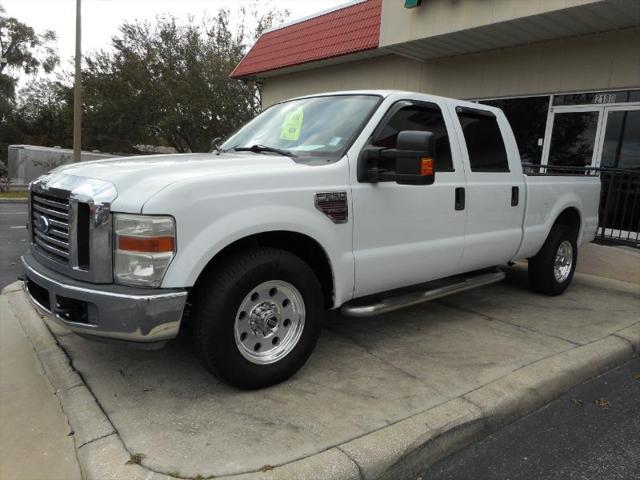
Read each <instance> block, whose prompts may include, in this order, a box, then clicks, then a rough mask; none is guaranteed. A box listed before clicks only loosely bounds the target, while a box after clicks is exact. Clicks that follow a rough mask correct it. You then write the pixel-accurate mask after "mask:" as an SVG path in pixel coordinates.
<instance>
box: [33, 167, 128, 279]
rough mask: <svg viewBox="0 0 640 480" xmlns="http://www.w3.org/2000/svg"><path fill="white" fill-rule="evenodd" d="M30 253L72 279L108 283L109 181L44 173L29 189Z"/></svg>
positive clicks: (111, 192) (112, 191)
mask: <svg viewBox="0 0 640 480" xmlns="http://www.w3.org/2000/svg"><path fill="white" fill-rule="evenodd" d="M29 189H30V191H31V195H30V197H29V215H30V222H29V227H30V232H31V239H30V240H31V251H32V253H33V256H34V257H35V258H36V259H37V260H38V261H39V262H41V263H42V264H43V265H44V266H46V267H48V268H50V269H52V270H54V271H56V272H59V273H62V274H63V275H67V276H69V277H71V278H74V279H76V280H81V281H85V282H92V283H111V282H113V266H112V253H111V252H112V246H111V235H112V228H111V227H112V218H111V202H113V201H114V200H115V198H116V197H117V196H118V192H117V190H116V189H115V186H114V185H113V184H112V183H109V182H105V181H103V180H98V179H94V178H84V177H78V176H75V175H67V174H64V173H49V174H47V175H43V176H42V177H40V178H38V179H36V180H34V181H33V182H31V185H30V186H29Z"/></svg>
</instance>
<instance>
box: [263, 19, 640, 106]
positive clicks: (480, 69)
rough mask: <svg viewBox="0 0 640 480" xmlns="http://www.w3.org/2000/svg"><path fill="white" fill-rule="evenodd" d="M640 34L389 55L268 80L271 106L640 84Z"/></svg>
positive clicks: (266, 87) (630, 31) (638, 31)
mask: <svg viewBox="0 0 640 480" xmlns="http://www.w3.org/2000/svg"><path fill="white" fill-rule="evenodd" d="M638 45H640V28H633V29H626V30H619V31H614V32H607V33H603V34H596V35H588V36H581V37H573V38H566V39H561V40H554V41H549V42H542V43H537V44H532V45H526V46H521V47H513V48H506V49H501V50H494V51H490V52H484V53H478V54H470V55H461V56H457V57H450V58H443V59H436V60H431V61H428V62H417V61H414V60H409V59H406V58H403V57H399V56H396V55H388V56H384V57H379V58H373V59H369V60H361V61H358V62H352V63H344V64H339V65H333V66H329V67H322V68H317V69H313V70H306V71H302V72H297V73H291V74H288V75H282V76H276V77H268V78H266V79H265V80H264V87H263V106H268V105H271V104H273V103H275V102H277V101H280V100H283V99H286V98H290V97H294V96H298V95H306V94H310V93H318V92H327V91H334V90H351V89H369V88H383V89H400V90H412V91H420V92H428V93H433V94H436V95H444V96H450V97H456V98H491V97H500V96H512V95H527V94H539V93H555V92H571V91H581V90H597V89H608V88H625V87H638V86H640V49H639V48H638Z"/></svg>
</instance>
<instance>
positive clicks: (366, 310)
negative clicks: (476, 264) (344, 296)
mask: <svg viewBox="0 0 640 480" xmlns="http://www.w3.org/2000/svg"><path fill="white" fill-rule="evenodd" d="M504 277H505V274H504V272H503V271H501V270H496V271H493V272H487V271H484V272H482V273H476V274H475V275H467V276H466V277H462V279H459V280H458V281H456V282H454V283H451V284H449V285H445V286H441V287H436V288H433V289H430V290H424V291H421V292H411V293H405V294H401V295H397V296H394V297H388V298H384V299H382V300H379V301H377V302H376V303H372V304H369V305H350V304H348V303H347V304H345V305H343V306H342V308H341V309H340V312H341V313H342V314H343V315H348V316H350V317H370V316H373V315H380V314H383V313H387V312H392V311H394V310H399V309H401V308H405V307H412V306H414V305H418V304H420V303H423V302H429V301H431V300H435V299H437V298H442V297H446V296H447V295H453V294H454V293H460V292H464V291H465V290H471V289H472V288H477V287H482V286H484V285H489V284H491V283H495V282H499V281H501V280H504ZM356 301H357V300H356Z"/></svg>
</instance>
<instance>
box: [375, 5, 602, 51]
mask: <svg viewBox="0 0 640 480" xmlns="http://www.w3.org/2000/svg"><path fill="white" fill-rule="evenodd" d="M591 3H602V0H482V1H478V0H456V1H451V0H427V1H424V2H422V5H421V6H420V8H402V2H399V1H398V0H383V2H382V24H381V26H380V46H381V47H385V46H387V45H392V44H395V43H402V42H407V41H410V40H415V39H417V38H429V37H435V36H437V35H443V34H447V33H452V32H458V31H464V30H469V29H472V28H477V27H482V26H487V25H493V24H496V23H500V22H508V21H510V20H514V19H519V18H523V17H529V16H536V15H542V14H545V13H549V12H553V11H556V10H564V9H567V8H571V7H578V6H582V5H587V4H591Z"/></svg>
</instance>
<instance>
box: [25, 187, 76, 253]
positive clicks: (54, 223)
mask: <svg viewBox="0 0 640 480" xmlns="http://www.w3.org/2000/svg"><path fill="white" fill-rule="evenodd" d="M31 225H32V231H33V243H34V244H35V245H36V246H37V247H38V248H40V249H42V250H44V252H45V253H46V254H47V255H48V256H50V257H53V258H54V259H55V260H57V261H59V262H62V263H69V256H70V253H69V252H70V249H69V198H60V197H54V196H50V195H43V194H41V193H35V192H34V193H32V195H31Z"/></svg>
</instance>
